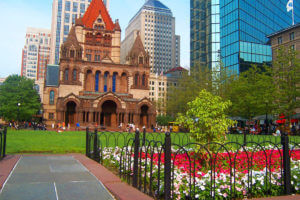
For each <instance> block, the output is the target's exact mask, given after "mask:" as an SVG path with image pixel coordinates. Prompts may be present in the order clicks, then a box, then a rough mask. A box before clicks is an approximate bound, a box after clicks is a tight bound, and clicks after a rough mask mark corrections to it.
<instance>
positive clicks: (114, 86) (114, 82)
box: [112, 73, 117, 92]
mask: <svg viewBox="0 0 300 200" xmlns="http://www.w3.org/2000/svg"><path fill="white" fill-rule="evenodd" d="M116 79H117V73H114V75H113V78H112V91H113V92H116Z"/></svg>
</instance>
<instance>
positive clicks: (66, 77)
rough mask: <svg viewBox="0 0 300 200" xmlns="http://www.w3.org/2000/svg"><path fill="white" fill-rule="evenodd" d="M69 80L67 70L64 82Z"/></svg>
mask: <svg viewBox="0 0 300 200" xmlns="http://www.w3.org/2000/svg"><path fill="white" fill-rule="evenodd" d="M68 80H69V69H66V70H65V81H68Z"/></svg>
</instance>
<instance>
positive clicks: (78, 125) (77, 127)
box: [76, 122, 80, 131]
mask: <svg viewBox="0 0 300 200" xmlns="http://www.w3.org/2000/svg"><path fill="white" fill-rule="evenodd" d="M79 128H80V124H79V122H77V123H76V130H77V131H78V130H79Z"/></svg>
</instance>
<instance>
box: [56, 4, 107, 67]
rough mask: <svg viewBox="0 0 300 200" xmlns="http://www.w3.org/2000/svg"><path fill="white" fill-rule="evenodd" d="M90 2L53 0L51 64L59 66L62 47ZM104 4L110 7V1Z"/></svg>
mask: <svg viewBox="0 0 300 200" xmlns="http://www.w3.org/2000/svg"><path fill="white" fill-rule="evenodd" d="M90 2H91V0H53V4H52V24H51V35H52V41H51V54H50V64H58V62H59V56H60V55H59V50H60V46H61V45H62V43H63V42H64V41H65V40H66V38H67V36H68V34H69V31H70V29H71V27H72V25H73V24H75V20H76V19H77V18H79V17H80V16H82V15H83V14H84V13H85V11H86V9H87V8H88V6H89V5H90ZM103 2H104V4H105V5H106V7H108V5H109V0H103Z"/></svg>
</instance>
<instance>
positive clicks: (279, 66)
mask: <svg viewBox="0 0 300 200" xmlns="http://www.w3.org/2000/svg"><path fill="white" fill-rule="evenodd" d="M276 53H277V56H276V59H275V61H274V63H273V67H274V79H275V84H276V86H277V87H276V89H277V96H276V100H277V103H278V107H277V108H278V109H277V113H278V114H282V113H283V114H284V115H285V116H287V117H288V118H290V117H291V115H293V114H294V113H295V110H296V109H297V108H299V107H300V102H299V98H300V90H299V87H300V60H299V59H298V58H297V52H296V51H295V50H293V49H286V48H284V47H281V48H279V49H278V51H277V52H276Z"/></svg>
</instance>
